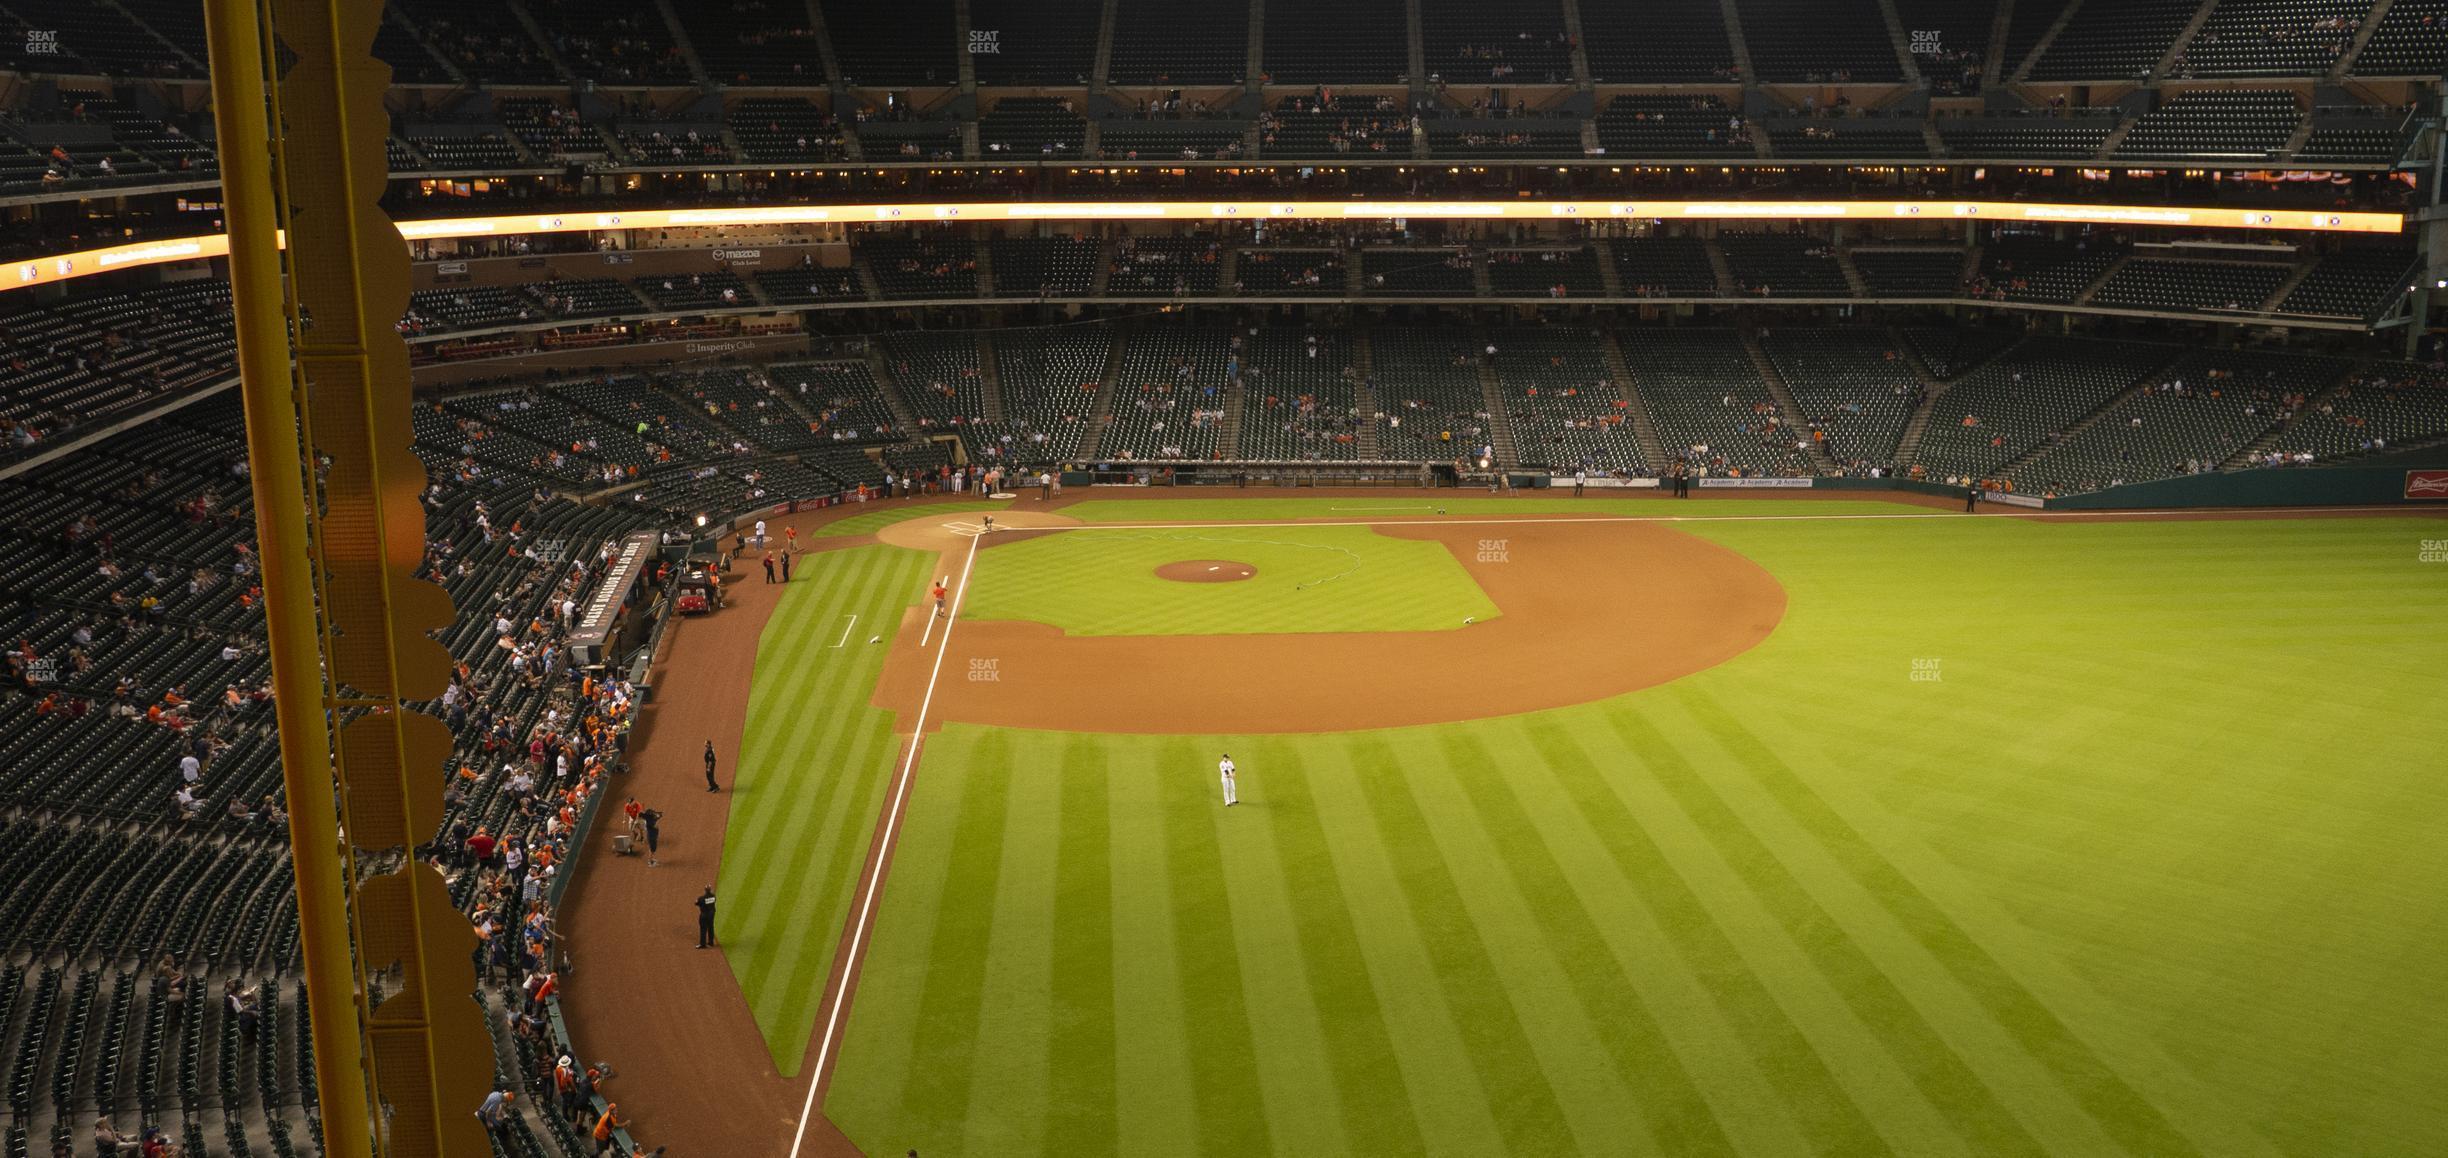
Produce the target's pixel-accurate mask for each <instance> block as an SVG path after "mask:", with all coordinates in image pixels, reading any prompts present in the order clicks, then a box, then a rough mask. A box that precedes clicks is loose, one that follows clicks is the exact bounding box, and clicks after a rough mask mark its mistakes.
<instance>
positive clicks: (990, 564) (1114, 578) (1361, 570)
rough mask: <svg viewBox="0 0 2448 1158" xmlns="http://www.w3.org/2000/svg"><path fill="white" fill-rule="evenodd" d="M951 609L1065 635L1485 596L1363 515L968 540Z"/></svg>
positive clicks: (1435, 626)
mask: <svg viewBox="0 0 2448 1158" xmlns="http://www.w3.org/2000/svg"><path fill="white" fill-rule="evenodd" d="M1202 559H1206V560H1221V561H1227V562H1234V563H1246V564H1249V565H1250V566H1251V567H1253V568H1255V569H1256V574H1255V575H1254V576H1253V577H1251V578H1249V579H1244V580H1239V581H1235V582H1229V583H1185V582H1180V581H1177V580H1172V579H1161V578H1158V577H1157V575H1156V569H1157V568H1158V567H1160V566H1162V565H1164V564H1167V563H1173V562H1180V561H1192V560H1202ZM962 614H963V615H964V616H967V617H970V618H976V619H1027V620H1034V621H1036V622H1039V623H1050V624H1053V625H1054V626H1056V627H1060V628H1062V629H1063V630H1064V631H1066V632H1069V633H1070V634H1073V635H1229V634H1243V633H1247V634H1268V633H1278V632H1345V631H1456V630H1460V629H1461V627H1462V623H1463V620H1465V619H1469V618H1476V619H1489V618H1492V617H1494V616H1495V615H1496V614H1497V607H1496V605H1495V604H1494V603H1491V602H1489V601H1488V597H1487V595H1486V594H1485V593H1484V592H1482V591H1480V589H1479V585H1478V583H1477V582H1475V581H1473V580H1472V579H1471V577H1470V573H1469V572H1468V571H1466V570H1464V569H1463V567H1462V564H1461V563H1460V562H1459V561H1457V560H1456V559H1455V558H1454V555H1453V552H1452V551H1451V550H1450V549H1448V548H1447V547H1446V546H1445V545H1444V544H1442V543H1432V542H1428V541H1425V540H1420V539H1398V538H1393V537H1390V536H1386V535H1380V534H1378V533H1377V532H1376V531H1374V530H1371V529H1370V528H1367V527H1301V526H1285V527H1260V528H1254V529H1252V528H1239V529H1207V530H1202V529H1198V528H1190V527H1185V528H1180V529H1177V530H1121V529H1117V530H1094V529H1083V530H1072V531H1061V532H1057V533H1052V534H1043V535H1035V536H1030V537H1027V538H1025V539H1024V540H1023V541H1019V542H1004V543H998V544H996V545H995V547H994V549H993V550H990V551H981V552H979V553H978V557H977V568H976V575H975V577H974V578H973V579H972V580H971V583H970V590H969V596H968V598H967V599H966V600H965V601H964V602H963V604H962Z"/></svg>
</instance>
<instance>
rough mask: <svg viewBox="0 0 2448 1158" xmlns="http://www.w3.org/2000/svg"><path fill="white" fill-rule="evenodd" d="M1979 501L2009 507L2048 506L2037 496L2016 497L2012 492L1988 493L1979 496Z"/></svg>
mask: <svg viewBox="0 0 2448 1158" xmlns="http://www.w3.org/2000/svg"><path fill="white" fill-rule="evenodd" d="M1981 501H1982V502H1984V503H1999V504H2003V505H2005V506H2009V507H2033V508H2038V507H2044V506H2047V505H2048V504H2046V503H2043V502H2041V501H2040V499H2039V498H2038V497H2037V496H2034V495H2018V494H2015V493H2014V492H2012V491H1990V492H1989V493H1988V494H1985V495H1982V496H1981Z"/></svg>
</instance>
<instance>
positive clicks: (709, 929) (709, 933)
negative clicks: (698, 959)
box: [697, 885, 714, 949]
mask: <svg viewBox="0 0 2448 1158" xmlns="http://www.w3.org/2000/svg"><path fill="white" fill-rule="evenodd" d="M697 947H698V948H700V949H711V948H713V947H714V886H712V885H707V886H706V891H705V895H703V896H701V897H698V898H697Z"/></svg>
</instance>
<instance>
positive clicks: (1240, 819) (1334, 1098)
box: [1153, 742, 1351, 1153]
mask: <svg viewBox="0 0 2448 1158" xmlns="http://www.w3.org/2000/svg"><path fill="white" fill-rule="evenodd" d="M1212 752H1236V754H1239V759H1241V761H1244V764H1248V761H1258V764H1266V761H1268V759H1271V754H1273V752H1275V747H1271V744H1239V742H1236V744H1231V747H1224V744H1222V742H1214V744H1207V742H1202V744H1200V747H1197V754H1200V759H1212V756H1209V754H1212ZM1153 774H1155V776H1180V779H1207V781H1209V783H1217V781H1214V779H1212V776H1214V771H1212V764H1207V766H1200V764H1187V766H1180V764H1158V766H1155V769H1153ZM1207 808H1209V815H1212V818H1214V832H1217V847H1219V852H1222V857H1224V891H1226V894H1231V933H1234V950H1239V962H1241V992H1244V1009H1248V1028H1251V1040H1253V1045H1256V1050H1258V1053H1256V1055H1258V1065H1256V1077H1258V1094H1261V1099H1263V1102H1266V1107H1268V1121H1266V1126H1268V1136H1271V1141H1273V1146H1275V1151H1280V1153H1302V1151H1324V1153H1349V1151H1351V1146H1349V1141H1344V1124H1342V1092H1339V1089H1337V1085H1334V1070H1332V1065H1329V1063H1327V1040H1324V1028H1322V1026H1319V1016H1317V1001H1315V996H1312V994H1310V974H1307V960H1305V957H1302V952H1300V933H1297V928H1295V921H1293V903H1290V894H1288V889H1285V879H1283V859H1280V857H1278V854H1275V830H1273V820H1271V815H1268V813H1271V810H1273V805H1271V803H1266V798H1263V796H1251V793H1244V796H1241V805H1236V808H1226V805H1224V798H1222V788H1219V791H1217V793H1214V796H1209V803H1207Z"/></svg>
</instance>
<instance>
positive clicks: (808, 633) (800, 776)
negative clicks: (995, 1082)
mask: <svg viewBox="0 0 2448 1158" xmlns="http://www.w3.org/2000/svg"><path fill="white" fill-rule="evenodd" d="M934 562H935V557H934V556H933V555H929V554H926V553H924V552H920V551H909V550H904V549H901V548H898V547H859V548H854V549H851V550H846V551H824V552H816V553H811V554H808V555H805V556H802V557H801V559H800V564H799V568H798V573H797V577H796V578H795V579H794V580H793V581H792V583H791V585H790V590H789V591H787V592H785V593H784V594H783V596H782V602H781V604H780V606H778V607H777V608H776V609H775V610H774V613H773V618H772V619H771V620H769V621H767V623H766V625H765V633H764V636H763V638H762V639H760V640H759V641H758V644H757V654H756V679H755V684H754V686H753V688H752V689H751V691H750V693H749V698H748V720H747V725H746V728H745V730H744V732H743V734H742V736H741V743H740V756H739V766H738V770H737V771H736V772H735V773H733V777H732V780H733V782H732V786H731V791H732V805H731V822H730V826H729V829H728V831H726V832H725V833H724V836H723V858H722V874H721V879H720V881H719V883H718V885H717V887H718V888H719V889H720V894H719V895H720V896H721V897H722V898H723V903H722V906H721V908H720V916H719V918H718V920H719V921H720V925H719V927H718V929H717V932H718V933H719V935H720V940H721V942H722V946H723V951H724V953H725V954H726V955H727V957H728V959H729V961H730V964H731V971H732V973H733V975H735V976H736V977H738V979H739V984H740V989H741V991H742V992H743V993H745V994H746V995H747V998H748V1006H749V1008H750V1009H751V1010H752V1011H754V1012H755V1014H756V1021H757V1027H758V1028H759V1029H760V1030H762V1031H763V1032H764V1034H765V1039H766V1042H767V1043H768V1044H769V1045H770V1046H771V1047H772V1049H773V1056H774V1064H775V1065H776V1066H777V1067H779V1068H780V1069H781V1071H782V1072H783V1073H784V1074H791V1073H795V1072H797V1070H798V1068H799V1064H800V1060H801V1055H802V1053H803V1052H804V1050H805V1048H806V1045H807V1040H808V1032H809V1029H810V1027H812V1026H813V1025H814V1024H815V1021H816V1006H817V1003H818V1001H819V999H820V998H821V997H822V994H823V989H824V982H825V977H826V975H827V974H828V972H829V971H830V970H831V969H832V966H833V951H834V947H835V945H836V943H837V941H838V939H839V935H840V933H841V929H842V922H843V918H844V915H845V914H846V913H847V911H848V908H849V904H850V894H851V891H852V887H853V886H854V885H855V884H856V883H857V881H858V874H859V869H860V867H861V865H862V864H863V863H864V861H865V859H866V855H867V846H868V843H869V841H870V839H871V837H872V835H873V833H874V830H875V822H876V816H877V814H878V812H879V810H880V809H881V808H882V807H883V802H884V798H885V795H886V793H887V792H888V791H889V789H890V784H891V778H892V775H893V773H894V772H895V771H896V770H897V769H896V764H895V760H896V758H897V757H898V756H899V755H900V741H899V739H898V737H897V736H896V735H895V734H894V732H893V713H891V712H888V711H884V710H882V709H880V708H875V707H872V706H870V705H869V702H868V701H869V698H870V697H871V696H872V695H873V693H874V691H875V684H876V677H877V676H878V674H879V673H881V672H882V671H883V667H884V656H885V648H886V646H887V644H883V643H877V644H869V643H868V642H867V640H868V639H869V638H870V637H872V636H879V635H880V636H883V637H884V638H885V639H886V640H890V639H891V638H892V636H893V633H894V632H895V630H897V628H898V625H899V623H900V619H901V613H902V611H903V609H904V608H906V607H907V606H908V605H910V604H911V603H913V602H916V601H917V600H918V599H919V598H921V597H923V595H924V593H925V590H926V583H927V579H928V578H929V576H928V574H927V571H928V569H929V568H930V567H932V566H933V565H934ZM853 617H855V622H854V621H853ZM742 658H743V659H744V658H746V657H742Z"/></svg>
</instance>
